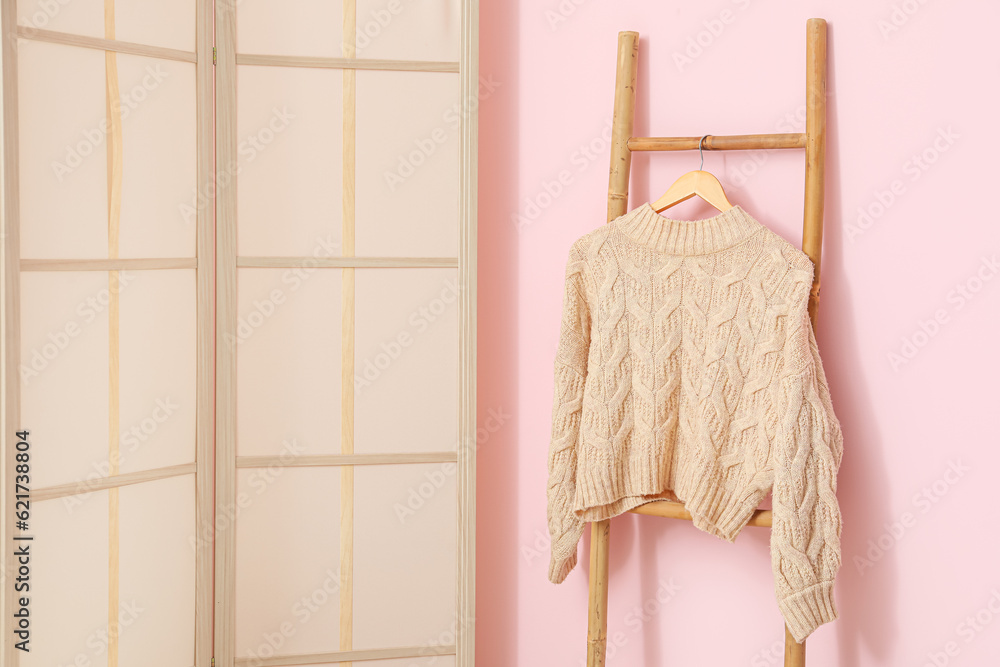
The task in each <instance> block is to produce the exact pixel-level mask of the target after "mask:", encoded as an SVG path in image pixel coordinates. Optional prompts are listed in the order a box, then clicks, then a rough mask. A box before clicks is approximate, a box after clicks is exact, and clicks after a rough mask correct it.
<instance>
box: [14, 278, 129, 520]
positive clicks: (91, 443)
mask: <svg viewBox="0 0 1000 667" xmlns="http://www.w3.org/2000/svg"><path fill="white" fill-rule="evenodd" d="M130 277H131V276H130ZM119 285H120V289H121V292H120V293H124V292H127V290H128V289H129V286H130V283H119ZM109 300H110V291H109V288H108V274H107V273H106V272H104V271H88V272H74V271H66V272H54V273H34V272H27V273H22V274H21V416H22V422H21V423H22V424H24V425H26V427H27V428H30V429H31V439H32V442H34V443H36V444H37V446H35V447H32V450H31V458H32V466H31V467H32V478H31V483H32V488H34V489H40V488H43V487H46V486H52V485H55V484H66V483H70V482H76V481H81V480H85V479H88V478H91V477H97V476H105V475H107V474H108V468H107V465H106V462H107V460H108V418H109V412H108V304H109ZM38 534H39V535H44V533H41V532H39V533H38Z"/></svg>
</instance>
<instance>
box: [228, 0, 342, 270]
mask: <svg viewBox="0 0 1000 667" xmlns="http://www.w3.org/2000/svg"><path fill="white" fill-rule="evenodd" d="M248 4H250V3H249V2H248ZM276 6H277V5H275V7H276ZM242 12H243V9H242V8H241V9H240V15H241V16H242ZM311 24H312V19H310V20H309V21H306V22H304V23H302V24H300V25H299V28H302V27H305V26H308V25H311ZM326 29H327V30H329V27H328V26H327V27H326ZM237 89H238V91H239V93H238V102H237V137H238V141H239V146H238V149H237V156H238V160H239V163H238V165H236V169H238V171H239V179H238V181H237V190H238V193H237V197H238V203H237V208H238V211H237V213H238V219H239V223H238V226H237V233H236V237H237V252H238V254H239V255H242V256H268V255H282V256H307V257H331V256H333V257H337V256H340V255H342V254H343V250H342V247H341V236H342V234H341V226H342V225H341V202H342V192H343V189H342V187H341V183H342V178H343V177H342V171H343V170H342V160H341V153H342V148H343V142H342V137H343V134H342V130H341V118H342V113H343V102H342V98H343V72H341V71H340V70H323V69H307V68H286V67H239V68H237Z"/></svg>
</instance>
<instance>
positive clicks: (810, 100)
mask: <svg viewBox="0 0 1000 667" xmlns="http://www.w3.org/2000/svg"><path fill="white" fill-rule="evenodd" d="M638 42H639V33H637V32H632V31H627V32H620V33H618V71H617V74H616V79H615V107H614V123H613V126H612V135H611V174H610V178H609V184H608V222H611V221H612V220H614V219H615V218H617V217H618V216H620V215H623V214H624V213H626V211H627V209H628V183H629V170H630V168H631V164H632V151H678V150H695V149H697V148H698V146H699V142H700V137H633V136H632V126H633V120H634V112H635V79H636V76H635V74H636V60H637V56H638V51H639V44H638ZM703 147H704V149H705V150H761V149H773V148H805V149H806V150H805V154H806V160H805V181H806V183H805V211H804V215H803V226H802V250H803V251H804V252H805V253H806V254H807V255H808V256H809V258H810V259H812V261H813V264H814V265H815V268H816V270H815V274H814V277H813V285H812V289H811V290H810V293H809V317H810V319H811V320H812V325H813V328H815V327H816V309H817V306H818V304H819V285H820V251H821V250H822V246H823V187H824V182H823V163H824V159H825V156H826V21H825V20H824V19H818V18H813V19H809V20H808V21H807V22H806V131H805V133H784V134H744V135H730V136H711V135H710V136H708V137H706V138H705V141H704V144H703ZM630 511H631V512H634V513H636V514H646V515H650V516H659V517H664V518H668V519H685V520H688V521H690V520H691V514H690V512H688V511H687V510H686V509H685V508H684V505H683V504H681V503H677V502H672V501H668V500H659V501H654V502H650V503H646V504H645V505H640V506H639V507H636V508H634V509H632V510H630ZM747 525H749V526H766V527H770V526H771V511H770V510H760V509H758V510H756V511H755V512H754V513H753V516H752V517H751V518H750V520H749V522H748V523H747ZM610 529H611V520H610V519H608V520H605V521H597V522H593V523H591V540H590V619H589V629H588V632H587V667H603V665H604V659H605V655H606V650H607V637H608V618H607V610H608V554H609V537H610ZM805 655H806V647H805V643H802V644H799V643H798V642H796V641H795V639H794V638H793V637H792V635H791V633H790V632H789V631H788V626H787V625H786V626H785V667H803V666H804V665H805V659H806V658H805Z"/></svg>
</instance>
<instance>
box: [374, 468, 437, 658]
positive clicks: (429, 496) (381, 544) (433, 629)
mask: <svg viewBox="0 0 1000 667" xmlns="http://www.w3.org/2000/svg"><path fill="white" fill-rule="evenodd" d="M455 472H456V469H455V464H454V463H435V464H413V465H384V466H359V467H357V468H355V470H354V476H355V478H354V490H355V502H354V520H355V526H356V529H355V535H354V648H356V649H367V648H386V647H392V646H424V645H427V644H429V643H448V641H447V639H448V638H449V637H453V634H451V633H453V631H454V623H455V545H456V535H455V521H456V518H455V497H456V492H455Z"/></svg>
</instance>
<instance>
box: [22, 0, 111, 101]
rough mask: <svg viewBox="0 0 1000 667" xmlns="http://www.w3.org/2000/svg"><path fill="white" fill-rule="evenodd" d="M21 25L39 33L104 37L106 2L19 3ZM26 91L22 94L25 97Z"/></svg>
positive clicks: (39, 0) (38, 0) (24, 0)
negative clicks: (45, 31) (65, 33)
mask: <svg viewBox="0 0 1000 667" xmlns="http://www.w3.org/2000/svg"><path fill="white" fill-rule="evenodd" d="M17 24H18V25H20V26H28V27H30V28H34V29H36V30H56V31H59V32H68V33H72V34H74V35H86V36H88V37H104V0H69V1H67V0H56V1H55V2H53V1H52V0H17ZM103 59H104V56H103V54H101V60H102V61H103ZM22 81H24V79H22ZM24 88H25V86H22V87H21V91H19V92H21V93H22V94H23V91H24ZM103 90H104V89H103V88H101V89H100V91H101V92H103Z"/></svg>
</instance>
